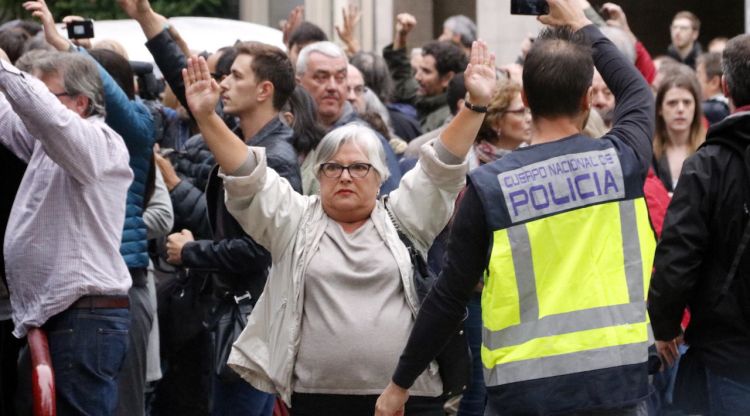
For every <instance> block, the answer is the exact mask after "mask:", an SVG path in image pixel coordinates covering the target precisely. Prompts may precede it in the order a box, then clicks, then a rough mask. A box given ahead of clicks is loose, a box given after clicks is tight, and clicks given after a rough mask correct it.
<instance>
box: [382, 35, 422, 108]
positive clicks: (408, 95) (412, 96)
mask: <svg viewBox="0 0 750 416" xmlns="http://www.w3.org/2000/svg"><path fill="white" fill-rule="evenodd" d="M383 58H384V59H385V62H386V64H387V65H388V70H389V71H390V72H391V78H392V79H393V83H394V84H395V85H394V89H393V97H392V98H393V102H396V103H406V104H411V105H414V104H415V103H416V101H417V89H418V88H419V84H417V80H415V79H414V77H413V76H412V73H411V63H410V62H409V55H408V54H407V53H406V48H401V49H393V44H390V45H388V46H386V47H385V48H383Z"/></svg>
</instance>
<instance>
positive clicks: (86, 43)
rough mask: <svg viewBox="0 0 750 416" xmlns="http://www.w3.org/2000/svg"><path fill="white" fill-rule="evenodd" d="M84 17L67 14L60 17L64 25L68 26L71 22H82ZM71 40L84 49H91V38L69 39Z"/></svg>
mask: <svg viewBox="0 0 750 416" xmlns="http://www.w3.org/2000/svg"><path fill="white" fill-rule="evenodd" d="M84 20H86V19H84V18H83V17H81V16H74V15H69V16H65V17H63V18H62V22H63V23H65V27H68V25H69V24H71V23H73V22H82V21H84ZM70 41H71V42H73V44H74V45H78V46H82V47H84V48H86V49H91V39H70Z"/></svg>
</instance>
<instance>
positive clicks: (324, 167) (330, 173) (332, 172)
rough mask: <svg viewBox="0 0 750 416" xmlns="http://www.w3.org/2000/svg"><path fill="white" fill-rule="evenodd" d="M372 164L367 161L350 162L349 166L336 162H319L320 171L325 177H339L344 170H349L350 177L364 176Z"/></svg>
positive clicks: (358, 177)
mask: <svg viewBox="0 0 750 416" xmlns="http://www.w3.org/2000/svg"><path fill="white" fill-rule="evenodd" d="M371 168H372V165H371V164H369V163H352V164H351V165H349V166H344V165H340V164H338V163H333V162H329V163H321V164H320V171H321V172H323V175H325V176H326V177H327V178H331V179H337V178H340V177H341V175H342V174H343V173H344V170H346V171H348V172H349V176H351V177H352V178H357V179H360V178H364V177H365V176H367V174H368V173H370V169H371Z"/></svg>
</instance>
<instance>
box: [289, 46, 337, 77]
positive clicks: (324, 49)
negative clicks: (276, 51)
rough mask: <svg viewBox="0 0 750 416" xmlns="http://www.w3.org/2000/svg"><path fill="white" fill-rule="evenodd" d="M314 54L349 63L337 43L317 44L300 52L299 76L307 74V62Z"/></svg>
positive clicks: (298, 57) (298, 62)
mask: <svg viewBox="0 0 750 416" xmlns="http://www.w3.org/2000/svg"><path fill="white" fill-rule="evenodd" d="M313 52H318V53H321V54H323V55H325V56H328V57H329V58H344V60H345V61H347V62H349V61H348V59H346V54H345V53H344V50H343V49H341V47H339V46H338V45H336V44H335V43H333V42H329V41H323V42H315V43H311V44H309V45H307V46H305V47H304V48H302V50H301V51H300V52H299V55H298V56H297V68H296V69H297V75H303V74H304V73H305V72H307V60H308V59H309V57H310V54H311V53H313Z"/></svg>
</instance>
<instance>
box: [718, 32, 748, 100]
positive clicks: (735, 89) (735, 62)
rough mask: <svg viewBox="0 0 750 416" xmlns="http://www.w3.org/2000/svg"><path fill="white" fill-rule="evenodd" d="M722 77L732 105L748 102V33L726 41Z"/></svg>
mask: <svg viewBox="0 0 750 416" xmlns="http://www.w3.org/2000/svg"><path fill="white" fill-rule="evenodd" d="M722 62H723V66H724V79H726V81H727V86H728V87H729V95H730V96H731V97H732V101H734V105H735V106H737V107H742V106H746V105H748V104H750V35H739V36H736V37H734V38H732V39H730V40H729V42H727V47H726V49H724V55H723V56H722Z"/></svg>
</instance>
